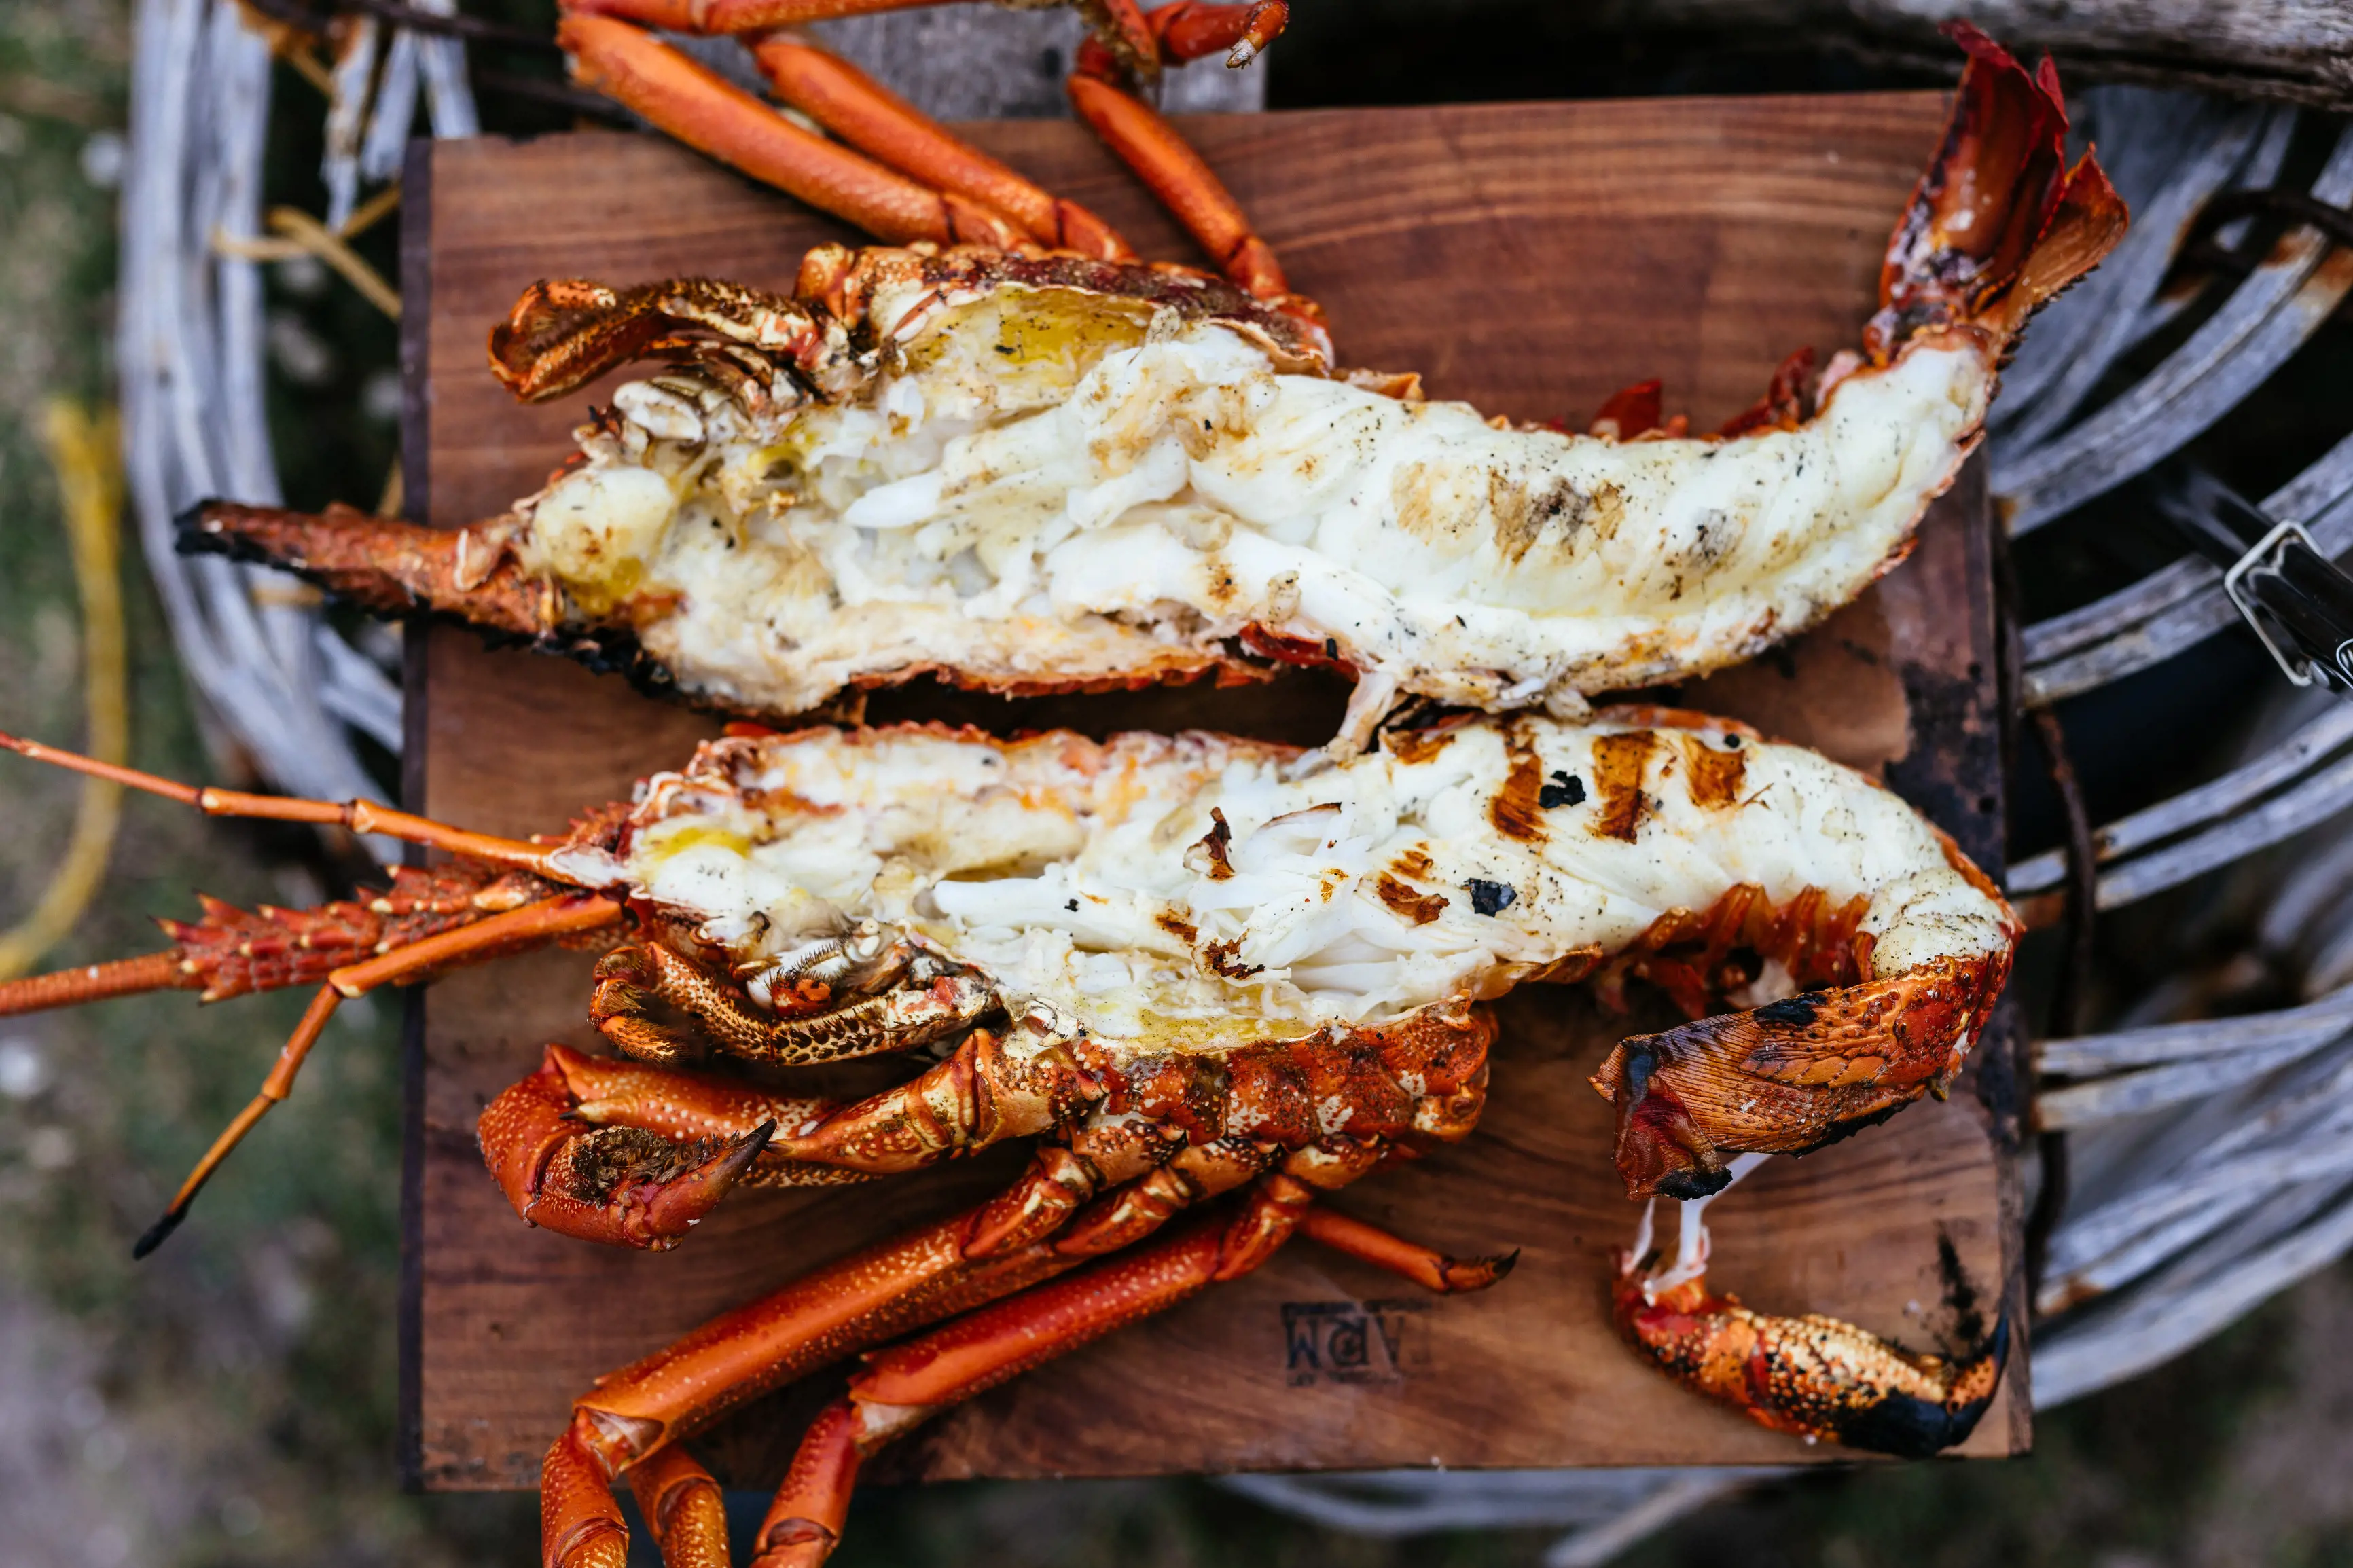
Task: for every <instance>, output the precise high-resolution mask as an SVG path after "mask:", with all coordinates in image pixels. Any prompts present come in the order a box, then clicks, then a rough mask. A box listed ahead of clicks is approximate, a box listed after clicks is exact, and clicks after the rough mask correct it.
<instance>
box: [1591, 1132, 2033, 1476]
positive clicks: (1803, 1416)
mask: <svg viewBox="0 0 2353 1568" xmlns="http://www.w3.org/2000/svg"><path fill="white" fill-rule="evenodd" d="M1764 1158H1765V1156H1763V1155H1761V1154H1752V1155H1744V1156H1742V1157H1741V1158H1740V1159H1738V1160H1736V1161H1734V1162H1733V1163H1732V1179H1733V1180H1735V1181H1736V1180H1738V1179H1739V1177H1740V1176H1742V1175H1745V1174H1746V1173H1747V1172H1749V1171H1750V1170H1753V1169H1754V1168H1755V1167H1756V1166H1757V1164H1758V1163H1761V1162H1762V1161H1763V1160H1764ZM1710 1195H1711V1196H1713V1195H1714V1194H1710ZM1708 1202H1709V1198H1705V1197H1704V1198H1699V1199H1696V1200H1694V1201H1691V1202H1687V1203H1685V1204H1683V1205H1682V1209H1683V1213H1682V1225H1681V1227H1680V1228H1681V1232H1682V1234H1681V1237H1680V1238H1679V1241H1678V1245H1677V1248H1676V1258H1675V1261H1674V1263H1673V1265H1672V1267H1670V1268H1666V1269H1664V1270H1662V1271H1661V1272H1658V1273H1651V1272H1649V1269H1650V1268H1651V1264H1652V1262H1653V1261H1654V1259H1655V1254H1654V1253H1653V1252H1652V1251H1651V1211H1650V1210H1649V1209H1647V1208H1646V1209H1644V1210H1643V1213H1642V1221H1641V1227H1640V1228H1639V1229H1638V1230H1637V1231H1636V1233H1635V1237H1634V1245H1633V1247H1631V1248H1630V1249H1629V1250H1627V1251H1624V1252H1621V1253H1620V1254H1619V1255H1618V1258H1619V1261H1618V1282H1617V1285H1616V1287H1615V1289H1614V1290H1613V1292H1612V1294H1613V1297H1614V1304H1615V1308H1616V1316H1617V1320H1618V1325H1619V1328H1620V1331H1622V1332H1624V1334H1625V1335H1626V1337H1627V1338H1628V1340H1629V1341H1630V1342H1632V1344H1633V1345H1634V1348H1635V1349H1636V1350H1637V1351H1639V1352H1641V1354H1642V1355H1643V1356H1644V1357H1645V1358H1646V1359H1648V1360H1649V1361H1650V1362H1651V1364H1653V1365H1654V1366H1656V1367H1657V1368H1658V1369H1659V1370H1660V1371H1661V1372H1663V1373H1666V1374H1667V1375H1668V1376H1669V1377H1672V1378H1673V1379H1674V1380H1675V1381H1676V1382H1678V1383H1681V1384H1683V1385H1684V1386H1685V1387H1687V1388H1690V1389H1692V1390H1693V1391H1694V1392H1695V1393H1699V1394H1707V1395H1709V1396H1710V1397H1712V1398H1715V1399H1719V1400H1722V1401H1724V1402H1725V1404H1728V1405H1732V1406H1733V1407H1734V1408H1735V1409H1737V1410H1739V1411H1741V1412H1742V1413H1744V1414H1745V1415H1747V1416H1748V1417H1749V1418H1750V1419H1751V1420H1754V1421H1756V1422H1757V1424H1758V1425H1760V1426H1767V1427H1770V1428H1772V1429H1773V1430H1774V1431H1777V1432H1788V1433H1792V1434H1794V1435H1796V1436H1801V1437H1803V1438H1805V1439H1806V1441H1808V1442H1809V1443H1811V1442H1816V1441H1819V1440H1820V1439H1823V1438H1828V1439H1829V1440H1830V1441H1831V1442H1834V1443H1842V1444H1844V1445H1846V1446H1847V1447H1852V1448H1865V1449H1869V1450H1872V1451H1873V1452H1876V1453H1884V1454H1894V1455H1895V1456H1897V1457H1899V1458H1913V1459H1920V1458H1928V1457H1929V1456H1930V1455H1933V1454H1935V1453H1936V1452H1938V1451H1939V1450H1941V1449H1944V1448H1948V1447H1952V1446H1953V1445H1954V1444H1956V1443H1959V1442H1962V1441H1965V1440H1966V1439H1967V1438H1968V1435H1969V1434H1970V1433H1971V1432H1972V1431H1974V1430H1975V1429H1976V1427H1977V1424H1978V1418H1979V1417H1980V1416H1982V1415H1984V1414H1985V1412H1986V1409H1987V1407H1988V1406H1989V1405H1991V1404H1992V1403H1993V1395H1994V1390H1995V1388H1996V1387H1997V1386H1998V1385H1999V1384H2000V1381H2001V1372H2002V1365H2003V1362H2004V1359H2005V1357H2006V1354H2007V1352H2008V1350H2009V1346H2010V1321H2009V1319H2008V1317H2007V1316H2005V1317H2003V1318H2001V1319H2000V1320H1999V1321H1997V1322H1996V1323H1995V1325H1994V1331H1993V1333H1992V1334H1991V1335H1990V1336H1989V1337H1988V1338H1987V1339H1986V1341H1985V1342H1983V1343H1981V1344H1980V1345H1978V1347H1977V1348H1976V1349H1975V1350H1974V1351H1972V1352H1970V1353H1968V1354H1967V1355H1964V1356H1961V1357H1958V1358H1951V1357H1946V1356H1936V1355H1917V1354H1915V1353H1913V1352H1910V1351H1906V1350H1905V1349H1904V1348H1903V1347H1902V1346H1900V1345H1897V1344H1894V1343H1891V1342H1888V1341H1886V1340H1883V1339H1881V1338H1880V1337H1879V1336H1878V1335H1876V1334H1874V1333H1872V1332H1870V1331H1868V1330H1865V1329H1862V1328H1859V1327H1857V1326H1856V1325H1854V1324H1852V1323H1849V1322H1845V1321H1841V1320H1840V1319H1837V1318H1831V1317H1827V1316H1824V1315H1822V1314H1820V1313H1809V1314H1807V1315H1806V1316H1804V1317H1802V1318H1785V1317H1777V1316H1775V1315H1773V1314H1771V1313H1767V1312H1757V1311H1752V1310H1749V1309H1748V1308H1746V1307H1744V1306H1742V1305H1741V1304H1740V1300H1739V1298H1738V1297H1736V1296H1719V1295H1716V1294H1715V1293H1714V1292H1713V1291H1711V1290H1709V1289H1708V1288H1707V1283H1706V1279H1705V1271H1706V1267H1707V1254H1708V1243H1707V1228H1706V1226H1705V1224H1704V1221H1703V1220H1702V1219H1701V1217H1700V1215H1701V1212H1702V1211H1703V1210H1704V1208H1705V1207H1706V1205H1707V1203H1708Z"/></svg>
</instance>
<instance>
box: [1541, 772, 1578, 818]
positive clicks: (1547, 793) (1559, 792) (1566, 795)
mask: <svg viewBox="0 0 2353 1568" xmlns="http://www.w3.org/2000/svg"><path fill="white" fill-rule="evenodd" d="M1536 804H1537V805H1540V806H1542V807H1543V808H1544V809H1545V810H1546V811H1551V810H1552V809H1554V808H1555V807H1556V806H1563V805H1584V804H1585V781H1584V780H1583V779H1580V778H1578V777H1577V775H1576V774H1575V773H1564V772H1562V771H1561V770H1560V769H1558V768H1555V769H1554V770H1553V774H1552V783H1550V784H1546V785H1545V786H1544V787H1543V788H1542V789H1540V790H1538V791H1536Z"/></svg>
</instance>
